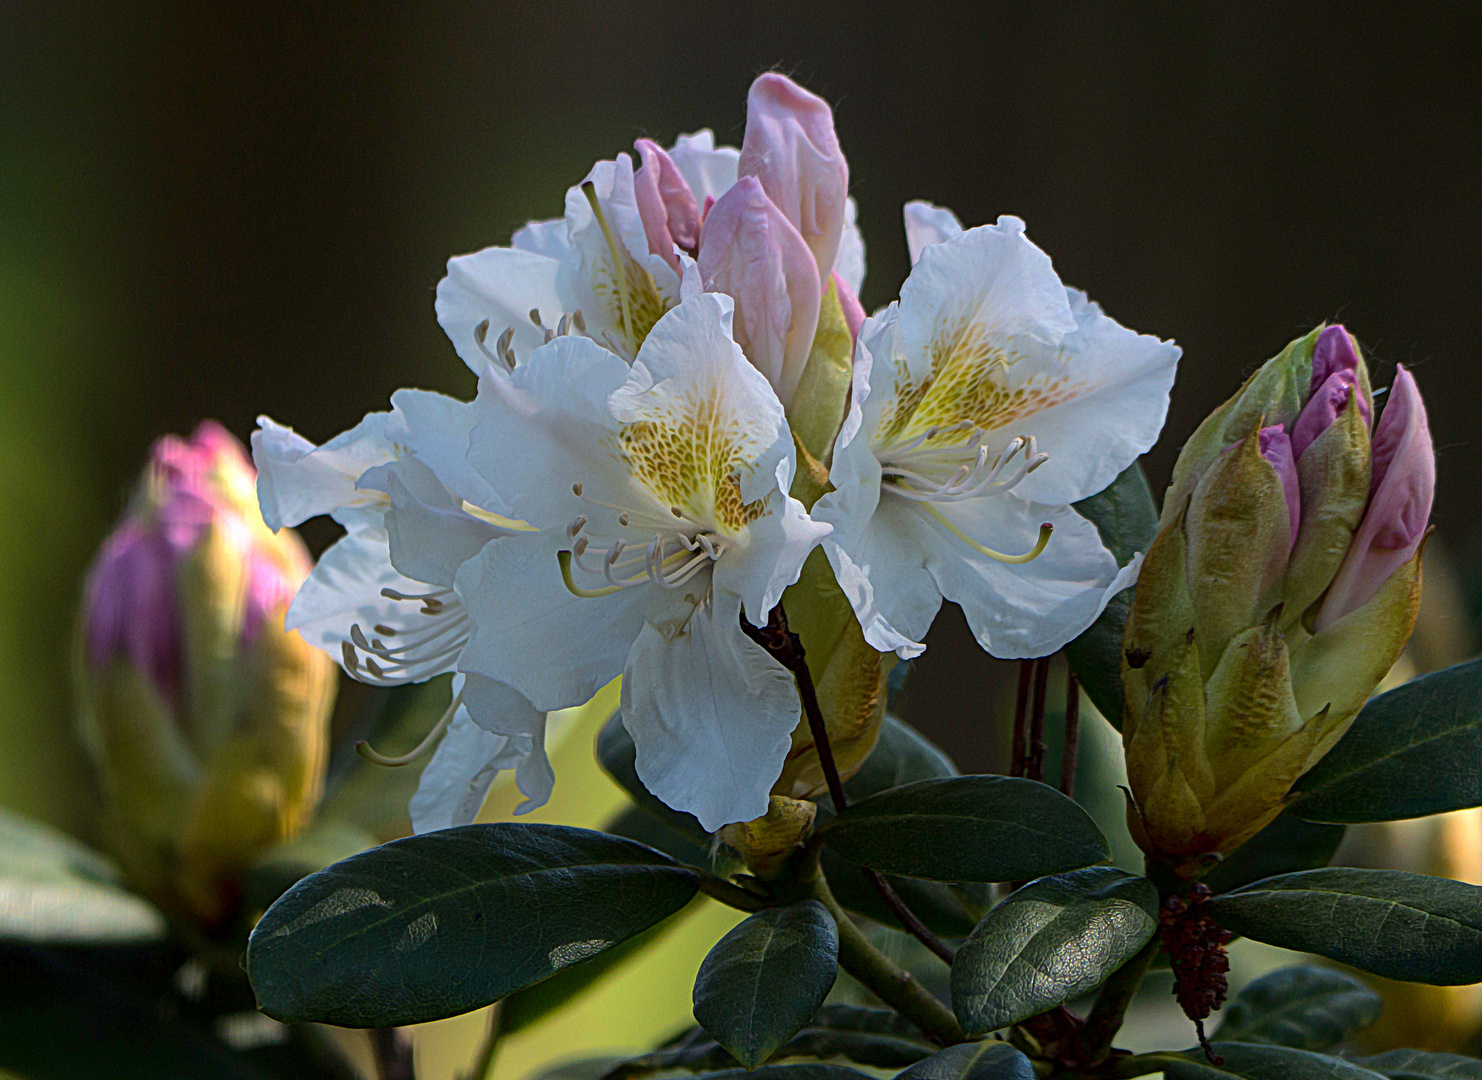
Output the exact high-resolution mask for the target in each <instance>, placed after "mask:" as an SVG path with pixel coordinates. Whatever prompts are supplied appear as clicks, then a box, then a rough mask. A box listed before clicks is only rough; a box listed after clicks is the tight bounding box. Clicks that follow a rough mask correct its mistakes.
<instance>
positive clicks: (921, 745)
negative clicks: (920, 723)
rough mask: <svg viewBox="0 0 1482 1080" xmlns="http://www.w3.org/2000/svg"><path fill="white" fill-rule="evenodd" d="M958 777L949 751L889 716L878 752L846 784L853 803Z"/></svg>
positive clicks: (876, 750)
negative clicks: (923, 782)
mask: <svg viewBox="0 0 1482 1080" xmlns="http://www.w3.org/2000/svg"><path fill="white" fill-rule="evenodd" d="M956 775H958V772H957V766H956V765H954V764H953V763H952V759H951V758H950V757H948V756H947V752H946V751H945V750H943V749H942V748H941V747H939V746H937V745H936V744H935V743H934V742H932V741H931V740H930V739H928V738H927V737H926V736H925V735H923V734H921V733H920V732H919V731H917V730H916V729H915V728H913V727H912V726H911V725H910V724H907V723H906V722H905V721H904V720H897V719H896V718H895V717H893V716H887V717H886V718H885V723H884V724H883V725H882V726H881V728H880V739H879V741H878V742H877V743H875V749H873V750H872V751H870V756H869V757H867V758H865V763H864V764H863V765H862V766H860V770H859V772H857V773H855V774H854V776H852V777H851V778H850V779H848V780H847V781H845V783H844V794H845V795H847V796H848V797H849V801H850V802H858V801H859V800H860V799H867V798H869V797H870V796H871V795H878V794H879V793H880V792H882V791H889V790H890V789H891V788H897V787H900V786H902V785H903V784H914V783H915V782H916V781H917V780H935V779H938V778H939V777H943V776H956ZM829 807H830V809H832V803H830V804H829Z"/></svg>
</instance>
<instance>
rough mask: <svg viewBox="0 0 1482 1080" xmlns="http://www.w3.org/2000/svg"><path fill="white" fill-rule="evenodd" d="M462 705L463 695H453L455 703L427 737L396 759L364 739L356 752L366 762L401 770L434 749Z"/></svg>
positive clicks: (357, 746) (356, 745)
mask: <svg viewBox="0 0 1482 1080" xmlns="http://www.w3.org/2000/svg"><path fill="white" fill-rule="evenodd" d="M462 704H463V695H462V694H461V693H459V694H455V695H453V701H452V703H451V704H450V705H449V706H448V710H447V712H445V713H443V714H442V716H441V717H440V718H439V719H438V721H437V723H435V724H433V725H432V730H431V731H429V732H428V733H427V737H426V738H424V739H423V740H422V741H421V742H419V743H418V744H417V745H416V746H415V747H414V748H413V749H411V750H409V751H408V752H407V753H405V754H399V755H397V756H396V757H388V756H387V755H385V754H382V753H380V752H379V751H377V750H375V749H373V748H372V747H371V744H370V743H368V742H366V741H365V740H364V739H361V740H360V741H359V742H358V743H356V744H355V752H356V753H357V754H359V755H360V756H361V757H363V758H365V760H366V761H369V762H371V763H373V764H375V765H386V766H389V767H390V768H399V767H400V766H402V765H410V764H411V763H412V762H414V761H416V760H417V759H418V758H419V757H421V756H422V755H423V754H425V753H427V751H429V750H431V749H432V745H433V744H434V743H435V742H437V740H438V737H439V736H441V735H442V733H443V732H444V731H446V730H447V729H448V724H449V723H451V722H452V720H453V717H454V715H455V714H456V713H457V712H458V706H460V705H462Z"/></svg>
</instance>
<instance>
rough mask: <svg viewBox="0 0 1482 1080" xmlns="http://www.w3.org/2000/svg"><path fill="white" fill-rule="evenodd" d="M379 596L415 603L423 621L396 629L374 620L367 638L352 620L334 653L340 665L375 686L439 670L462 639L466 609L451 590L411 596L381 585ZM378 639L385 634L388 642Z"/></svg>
mask: <svg viewBox="0 0 1482 1080" xmlns="http://www.w3.org/2000/svg"><path fill="white" fill-rule="evenodd" d="M381 595H382V596H384V597H386V599H388V600H399V601H406V602H408V603H417V604H420V607H419V608H418V609H417V614H418V615H422V616H425V617H426V622H424V623H422V624H421V625H418V626H416V627H414V628H412V629H401V630H397V629H395V628H393V627H390V626H385V625H381V624H377V625H375V626H372V627H371V633H372V634H373V635H374V636H373V637H367V636H366V633H365V631H364V630H362V629H361V628H360V624H359V623H354V624H352V625H351V627H350V637H349V639H348V640H346V641H342V642H341V643H340V652H341V655H342V656H343V657H344V660H345V668H346V669H347V670H348V671H349V672H350V674H352V675H354V676H355V677H356V678H357V679H359V680H360V681H361V682H365V683H371V684H372V685H376V686H400V685H402V684H403V683H413V682H421V681H422V680H423V679H429V678H431V677H432V676H434V675H437V674H440V673H441V671H442V670H443V668H444V667H445V666H446V665H447V662H448V660H449V659H450V658H452V657H454V656H457V655H458V653H459V652H460V651H462V649H463V646H464V645H466V644H467V643H468V637H469V633H470V628H469V621H468V612H467V611H465V610H464V607H463V604H462V603H461V602H459V600H458V598H457V597H456V596H454V595H453V590H452V589H435V590H433V591H431V592H426V593H419V594H417V595H409V594H407V593H402V592H397V591H396V590H395V589H382V590H381ZM384 638H390V639H391V641H390V643H389V644H388V643H387V642H386V641H384V640H382V639H384ZM362 654H363V655H362Z"/></svg>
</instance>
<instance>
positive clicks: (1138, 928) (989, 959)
mask: <svg viewBox="0 0 1482 1080" xmlns="http://www.w3.org/2000/svg"><path fill="white" fill-rule="evenodd" d="M1157 928H1158V890H1157V887H1156V886H1154V885H1153V883H1152V882H1151V881H1149V880H1147V878H1141V877H1134V876H1133V875H1131V874H1128V873H1124V872H1123V871H1121V870H1115V869H1113V868H1112V867H1110V866H1093V867H1091V868H1089V869H1086V870H1078V871H1076V872H1075V873H1072V874H1064V875H1062V876H1060V877H1052V878H1043V879H1041V880H1039V881H1035V882H1031V883H1030V884H1028V885H1026V886H1024V887H1023V888H1022V889H1020V890H1018V891H1017V892H1015V893H1014V894H1013V895H1012V896H1010V897H1009V898H1008V899H1007V900H1005V901H1004V902H1003V903H1001V904H999V905H998V906H997V907H996V908H994V909H993V910H992V911H990V912H989V913H988V915H987V916H986V917H985V918H984V919H983V921H982V922H980V923H979V924H978V928H977V929H976V930H974V931H973V933H972V936H971V937H969V938H968V939H967V943H966V944H965V945H963V947H962V948H961V949H959V950H958V952H957V959H956V960H955V961H954V962H953V964H952V1009H953V1011H954V1012H955V1013H956V1014H957V1019H958V1020H959V1021H961V1023H962V1028H963V1030H964V1031H966V1032H967V1033H968V1034H969V1035H984V1034H986V1033H988V1032H990V1031H994V1030H996V1029H997V1028H1001V1027H1007V1026H1008V1025H1010V1024H1015V1023H1018V1022H1019V1021H1020V1020H1023V1019H1026V1018H1027V1017H1030V1016H1036V1015H1038V1014H1039V1013H1042V1012H1044V1011H1045V1010H1046V1009H1053V1008H1054V1007H1055V1006H1057V1005H1063V1004H1064V1003H1065V1002H1067V1001H1069V1000H1070V999H1071V998H1073V997H1077V996H1078V995H1080V994H1084V993H1085V992H1086V991H1088V990H1092V989H1094V988H1095V987H1097V986H1100V985H1101V984H1102V983H1103V982H1105V981H1106V978H1107V977H1108V976H1109V975H1111V973H1112V972H1114V971H1116V970H1117V969H1118V968H1119V967H1121V966H1122V965H1123V964H1125V963H1126V962H1127V961H1128V960H1130V959H1131V958H1132V957H1133V956H1135V955H1136V954H1137V953H1138V952H1139V951H1140V950H1141V949H1142V947H1143V946H1144V945H1146V944H1147V943H1148V942H1149V941H1150V940H1152V937H1153V933H1154V932H1155V931H1156V930H1157Z"/></svg>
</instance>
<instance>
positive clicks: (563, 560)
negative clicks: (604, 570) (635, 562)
mask: <svg viewBox="0 0 1482 1080" xmlns="http://www.w3.org/2000/svg"><path fill="white" fill-rule="evenodd" d="M556 561H557V562H558V563H560V564H561V582H562V584H564V585H565V586H566V590H567V592H569V593H571V595H572V596H579V597H581V598H582V599H583V600H597V599H600V598H601V597H604V596H611V595H612V594H613V593H618V592H622V591H623V590H624V589H626V588H627V586H626V585H607V586H604V587H602V588H600V589H583V588H582V587H581V586H580V585H578V584H577V583H576V582H575V581H573V580H571V552H569V551H558V552H556Z"/></svg>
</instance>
